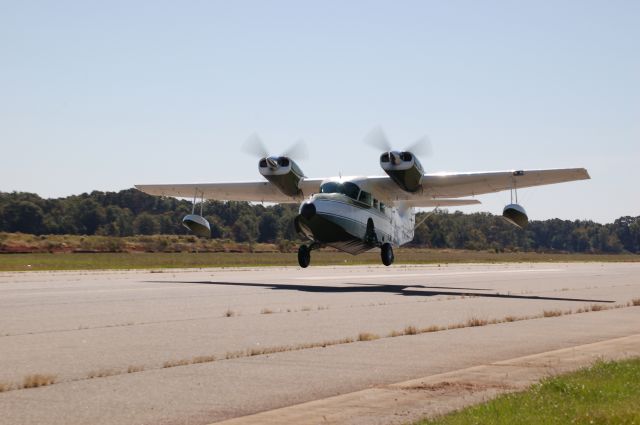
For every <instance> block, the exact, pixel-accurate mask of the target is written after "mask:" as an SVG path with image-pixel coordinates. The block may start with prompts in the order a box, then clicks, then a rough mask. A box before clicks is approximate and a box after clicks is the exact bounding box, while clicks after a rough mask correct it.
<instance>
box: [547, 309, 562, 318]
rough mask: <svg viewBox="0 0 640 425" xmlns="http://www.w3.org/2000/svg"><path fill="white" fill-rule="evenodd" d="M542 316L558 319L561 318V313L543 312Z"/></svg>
mask: <svg viewBox="0 0 640 425" xmlns="http://www.w3.org/2000/svg"><path fill="white" fill-rule="evenodd" d="M542 316H543V317H558V316H562V311H561V310H544V311H543V312H542Z"/></svg>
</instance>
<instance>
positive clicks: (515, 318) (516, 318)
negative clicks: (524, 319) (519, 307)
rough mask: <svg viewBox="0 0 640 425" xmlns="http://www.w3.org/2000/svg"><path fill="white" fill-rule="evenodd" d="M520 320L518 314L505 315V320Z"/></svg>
mask: <svg viewBox="0 0 640 425" xmlns="http://www.w3.org/2000/svg"><path fill="white" fill-rule="evenodd" d="M517 320H518V317H517V316H511V315H509V316H505V318H504V321H505V322H516V321H517Z"/></svg>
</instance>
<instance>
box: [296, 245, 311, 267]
mask: <svg viewBox="0 0 640 425" xmlns="http://www.w3.org/2000/svg"><path fill="white" fill-rule="evenodd" d="M310 263H311V250H310V249H309V247H308V246H306V245H300V248H298V264H300V267H302V268H303V269H305V268H307V267H309V264H310Z"/></svg>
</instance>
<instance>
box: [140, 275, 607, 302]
mask: <svg viewBox="0 0 640 425" xmlns="http://www.w3.org/2000/svg"><path fill="white" fill-rule="evenodd" d="M148 283H186V284H195V285H217V286H237V287H253V288H264V289H271V290H274V291H299V292H313V293H326V294H340V293H386V294H395V295H401V296H405V297H433V296H437V295H448V296H459V297H463V296H464V297H484V298H507V299H521V300H542V301H573V302H592V303H613V302H615V301H612V300H594V299H586V298H566V297H544V296H537V295H514V294H502V293H499V292H480V291H490V289H487V288H460V287H450V286H427V285H411V284H406V285H391V284H381V285H379V284H369V283H345V284H344V285H345V286H324V285H297V284H291V283H255V282H217V281H168V280H163V281H148ZM467 291H474V292H467ZM475 291H478V292H475Z"/></svg>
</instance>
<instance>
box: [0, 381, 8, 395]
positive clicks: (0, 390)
mask: <svg viewBox="0 0 640 425" xmlns="http://www.w3.org/2000/svg"><path fill="white" fill-rule="evenodd" d="M10 389H11V384H7V383H6V382H0V393H3V392H5V391H9V390H10Z"/></svg>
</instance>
